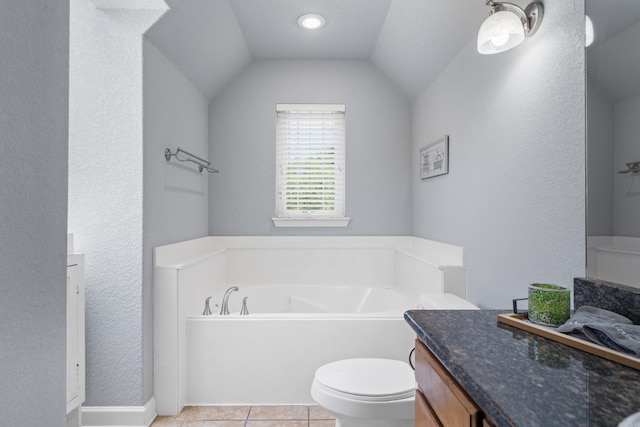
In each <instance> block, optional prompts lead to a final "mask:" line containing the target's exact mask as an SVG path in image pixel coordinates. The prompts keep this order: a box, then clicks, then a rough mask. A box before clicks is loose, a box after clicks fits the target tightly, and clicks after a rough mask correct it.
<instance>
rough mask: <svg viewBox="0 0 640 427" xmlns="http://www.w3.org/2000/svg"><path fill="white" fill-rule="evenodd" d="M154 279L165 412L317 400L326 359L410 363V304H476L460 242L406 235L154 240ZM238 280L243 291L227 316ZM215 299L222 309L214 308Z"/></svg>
mask: <svg viewBox="0 0 640 427" xmlns="http://www.w3.org/2000/svg"><path fill="white" fill-rule="evenodd" d="M153 281H154V290H153V292H154V295H153V299H154V394H155V398H156V407H157V412H158V414H160V415H175V414H177V413H179V412H180V410H181V409H182V408H183V407H184V406H185V405H210V404H216V405H224V404H229V405H233V404H246V405H257V404H309V403H312V402H313V401H312V399H311V396H310V388H311V382H312V380H313V375H314V373H315V370H316V369H317V368H318V367H319V366H321V365H323V364H326V363H328V362H331V361H335V360H339V359H345V358H353V357H381V358H389V359H396V360H407V358H408V355H409V352H410V351H411V349H412V348H413V341H414V338H415V334H414V333H413V331H412V329H411V328H409V327H408V325H407V324H406V323H405V321H404V319H403V314H404V312H405V311H406V310H409V309H415V308H421V307H425V308H456V307H464V308H473V306H471V305H470V304H468V303H466V301H465V300H464V296H465V288H466V285H465V270H464V266H463V263H462V249H461V248H458V247H454V246H450V245H446V244H442V243H438V242H432V241H427V240H424V239H417V238H413V237H404V236H384V237H379V236H378V237H376V236H371V237H335V236H334V237H255V236H253V237H252V236H249V237H247V236H244V237H213V236H210V237H206V238H201V239H196V240H194V241H188V242H180V243H177V244H173V245H167V246H164V247H158V248H155V250H154V278H153ZM231 286H237V287H238V288H239V290H238V291H237V292H233V293H231V295H230V297H229V309H230V311H231V314H230V315H226V316H221V315H220V314H219V312H220V307H219V305H220V304H221V302H222V297H223V295H224V293H225V291H226V290H227V289H228V288H229V287H231ZM208 297H211V300H210V302H211V304H210V306H211V310H212V312H213V314H212V315H210V316H204V315H203V314H202V313H203V311H204V304H205V299H206V298H208ZM245 297H247V298H248V299H247V306H248V310H249V313H250V314H249V315H246V316H245V315H240V314H239V313H240V309H241V304H242V300H243V298H245ZM216 304H217V305H218V307H216V306H215V305H216ZM465 304H468V305H465Z"/></svg>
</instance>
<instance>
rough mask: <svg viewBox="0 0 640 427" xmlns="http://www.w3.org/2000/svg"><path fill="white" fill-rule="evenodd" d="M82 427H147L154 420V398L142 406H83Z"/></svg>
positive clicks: (155, 414)
mask: <svg viewBox="0 0 640 427" xmlns="http://www.w3.org/2000/svg"><path fill="white" fill-rule="evenodd" d="M80 411H81V414H82V417H81V420H82V426H83V427H149V426H150V425H151V423H152V422H153V420H154V419H155V418H156V416H157V413H156V398H155V397H152V398H151V399H149V401H148V402H147V404H146V405H144V406H83V407H81V409H80Z"/></svg>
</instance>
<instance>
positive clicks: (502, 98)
mask: <svg viewBox="0 0 640 427" xmlns="http://www.w3.org/2000/svg"><path fill="white" fill-rule="evenodd" d="M583 11H584V4H583V1H582V0H571V1H567V0H548V1H546V2H545V16H544V21H543V22H542V26H541V27H540V29H539V30H538V32H537V33H536V35H535V36H534V37H533V38H531V39H527V40H525V42H524V43H523V44H522V45H521V46H519V47H518V48H516V49H514V50H511V51H509V52H506V53H503V54H499V55H490V56H482V55H480V54H478V53H477V51H476V42H475V40H472V41H470V43H469V44H468V45H467V47H466V48H465V49H464V50H463V51H461V52H460V54H459V55H458V56H457V57H456V58H455V59H454V60H453V61H452V62H451V64H450V65H449V66H448V67H447V68H446V69H445V71H444V72H443V74H442V75H440V77H439V78H438V79H437V80H436V81H435V82H434V83H433V84H432V85H431V86H430V87H429V88H428V89H427V90H426V91H425V92H424V93H423V94H422V95H421V97H419V98H418V99H417V100H416V102H415V103H414V106H413V150H412V155H413V158H414V161H413V162H412V165H415V166H414V167H413V168H412V169H413V180H412V183H413V234H414V235H416V236H418V237H423V238H427V239H433V240H438V241H442V242H446V243H450V244H454V245H459V246H463V247H464V248H465V265H466V267H467V288H468V293H467V295H468V297H469V299H470V300H471V301H472V302H474V303H477V304H480V305H481V306H483V307H509V306H510V301H511V299H512V298H515V297H521V296H526V286H527V285H528V284H529V283H532V282H536V281H544V282H556V283H559V284H562V285H567V286H571V284H572V282H573V280H572V279H573V277H574V276H582V275H584V273H585V90H584V88H585V58H584V17H583ZM444 134H449V135H450V173H449V174H448V175H444V176H440V177H436V178H432V179H429V180H425V181H420V179H419V178H418V170H417V165H418V160H417V156H418V150H419V148H420V147H422V146H424V145H426V144H428V143H429V142H432V141H435V140H436V139H438V138H440V137H441V136H442V135H444Z"/></svg>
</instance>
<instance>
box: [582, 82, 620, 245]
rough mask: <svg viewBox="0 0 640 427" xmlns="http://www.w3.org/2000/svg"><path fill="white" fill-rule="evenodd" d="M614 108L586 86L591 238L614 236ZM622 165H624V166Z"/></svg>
mask: <svg viewBox="0 0 640 427" xmlns="http://www.w3.org/2000/svg"><path fill="white" fill-rule="evenodd" d="M613 117H614V108H613V104H612V103H611V102H610V101H609V100H608V99H607V97H606V96H605V95H604V94H603V93H602V92H601V91H600V89H599V88H598V87H597V86H596V85H595V84H594V83H593V82H591V81H588V84H587V191H588V194H587V204H588V208H587V227H588V232H587V234H588V235H589V236H612V235H613V193H614V191H613V188H614V184H613V179H614V174H615V172H614V168H615V165H614V162H613V153H614V131H613V126H614V119H613ZM621 165H624V163H622V164H621Z"/></svg>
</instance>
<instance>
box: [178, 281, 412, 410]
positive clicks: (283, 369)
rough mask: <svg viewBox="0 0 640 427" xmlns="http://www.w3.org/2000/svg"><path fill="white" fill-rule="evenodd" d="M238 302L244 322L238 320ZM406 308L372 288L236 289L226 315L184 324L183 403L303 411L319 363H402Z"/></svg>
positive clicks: (401, 300) (407, 339) (406, 347)
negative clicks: (245, 312) (242, 305)
mask: <svg viewBox="0 0 640 427" xmlns="http://www.w3.org/2000/svg"><path fill="white" fill-rule="evenodd" d="M244 296H248V297H249V299H248V307H249V311H250V314H249V315H247V316H241V315H240V314H239V311H240V302H241V300H242V298H243V297H244ZM214 298H216V297H214ZM214 298H212V301H213V300H214ZM220 300H221V295H218V296H217V298H216V301H220ZM413 308H417V303H416V302H414V301H412V300H411V299H409V298H408V297H407V296H406V295H403V294H400V293H398V292H395V291H393V290H388V289H380V288H367V287H361V286H275V285H274V286H258V287H241V288H240V290H239V291H238V292H235V293H233V294H232V295H231V297H230V310H231V312H232V313H231V314H230V315H227V316H221V315H219V314H218V311H216V312H214V313H215V314H213V315H211V316H203V315H202V314H201V311H202V310H200V311H199V312H198V313H196V314H194V315H191V316H188V318H187V325H186V327H187V343H186V345H187V352H186V353H187V363H186V365H187V395H186V403H187V404H191V405H202V404H213V403H215V404H310V403H312V402H313V401H312V399H311V396H310V394H309V390H310V388H311V382H312V380H313V375H314V372H315V370H316V369H317V368H318V367H319V366H321V365H323V364H325V363H328V362H331V361H335V360H339V359H346V358H352V357H383V358H390V359H398V360H407V357H408V355H409V352H410V351H411V348H412V347H413V340H414V338H415V334H414V333H413V331H412V330H411V329H410V328H408V327H407V325H406V323H405V322H404V320H403V313H404V312H405V311H406V310H409V309H413Z"/></svg>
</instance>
